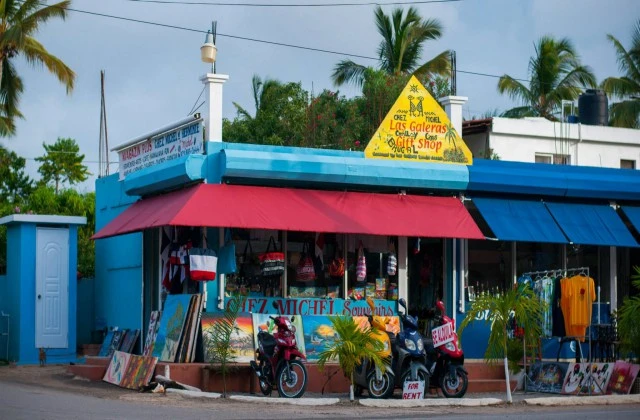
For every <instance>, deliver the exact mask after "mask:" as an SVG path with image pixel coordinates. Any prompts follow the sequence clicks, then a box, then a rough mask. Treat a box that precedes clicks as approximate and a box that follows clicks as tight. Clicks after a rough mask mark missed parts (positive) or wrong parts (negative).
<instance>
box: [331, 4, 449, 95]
mask: <svg viewBox="0 0 640 420" xmlns="http://www.w3.org/2000/svg"><path fill="white" fill-rule="evenodd" d="M375 20H376V26H377V28H378V33H379V34H380V35H381V36H382V41H380V46H379V47H378V56H379V58H380V69H381V70H383V71H384V72H386V73H387V74H395V75H397V74H414V75H415V76H416V77H418V78H419V79H425V78H428V77H430V76H432V75H436V74H439V75H443V74H446V73H447V72H448V71H449V66H450V64H449V55H450V54H451V53H450V51H448V50H447V51H443V52H442V53H440V54H438V55H437V56H435V57H434V58H433V59H431V60H429V61H427V62H426V63H422V64H421V63H420V54H421V53H422V45H423V44H424V42H425V41H429V40H435V39H438V38H440V37H441V36H442V25H441V24H440V22H439V21H438V20H437V19H427V20H423V19H422V18H421V17H420V15H419V14H418V11H417V9H416V8H414V7H410V8H409V10H408V11H407V14H406V16H404V17H403V11H402V9H401V8H396V9H394V10H393V12H392V13H391V16H388V15H385V14H384V12H383V11H382V8H381V7H380V6H378V7H377V8H376V11H375ZM366 68H367V67H365V66H363V65H361V64H356V63H354V62H353V61H351V60H342V61H340V62H339V63H338V64H337V65H336V67H335V69H334V71H333V74H332V76H331V77H332V78H333V82H334V83H335V84H336V85H337V86H340V85H342V84H344V83H353V84H355V85H357V86H362V84H363V82H364V72H365V70H366Z"/></svg>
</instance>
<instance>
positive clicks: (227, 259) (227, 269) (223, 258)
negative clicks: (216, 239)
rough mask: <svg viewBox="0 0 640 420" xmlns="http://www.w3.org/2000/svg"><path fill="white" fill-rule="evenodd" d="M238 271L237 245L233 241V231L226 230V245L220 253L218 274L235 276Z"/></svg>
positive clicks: (221, 248)
mask: <svg viewBox="0 0 640 420" xmlns="http://www.w3.org/2000/svg"><path fill="white" fill-rule="evenodd" d="M237 270H238V266H237V265H236V245H235V244H234V243H233V240H232V239H231V229H225V230H224V245H223V246H221V247H220V251H219V252H218V273H219V274H235V273H236V271H237Z"/></svg>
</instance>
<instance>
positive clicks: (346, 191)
mask: <svg viewBox="0 0 640 420" xmlns="http://www.w3.org/2000/svg"><path fill="white" fill-rule="evenodd" d="M410 84H411V83H410ZM407 88H408V89H409V88H410V86H408V87H407ZM425 92H426V91H425ZM427 95H428V94H427ZM414 97H415V95H409V94H408V93H407V92H403V94H401V97H400V98H399V101H398V102H397V103H396V105H394V108H392V110H391V111H390V113H389V115H388V117H387V118H388V119H386V120H385V121H384V122H383V124H382V125H381V127H380V129H379V132H377V133H376V134H375V135H374V138H373V139H372V141H371V143H370V144H369V147H367V150H366V151H365V153H361V152H352V151H338V150H319V149H298V148H288V147H274V146H262V145H250V144H231V143H223V142H220V141H213V140H215V139H211V138H204V140H205V141H204V142H203V136H202V135H203V133H202V132H203V131H204V130H203V121H201V120H200V119H197V118H192V119H187V120H183V121H181V122H179V123H177V124H175V125H174V126H173V127H170V128H169V129H168V130H165V131H162V132H156V133H151V134H150V135H148V136H143V137H141V138H138V139H134V140H135V141H132V142H128V143H127V144H126V145H125V146H124V147H122V148H121V149H120V154H121V174H120V175H113V176H110V177H105V178H101V179H99V180H98V181H97V188H96V191H97V192H96V196H97V197H96V200H97V206H96V209H97V215H96V220H97V221H96V226H97V229H98V232H97V233H96V235H95V238H96V239H99V240H98V241H97V243H96V253H97V261H96V271H97V279H96V296H97V299H98V301H97V302H96V313H97V314H98V316H99V317H100V322H101V323H104V324H105V325H120V326H121V327H125V328H139V329H142V330H143V331H145V330H146V323H147V322H148V318H149V314H150V313H151V311H153V310H159V309H162V302H163V299H164V296H166V295H167V294H172V293H194V292H201V293H204V294H205V295H206V311H207V312H215V311H220V310H222V309H223V308H224V306H225V304H226V302H228V300H229V297H230V296H231V295H232V294H234V293H237V292H239V293H242V294H244V295H246V296H247V299H246V301H245V307H244V308H243V309H244V310H245V311H246V312H252V313H273V312H274V309H273V307H272V303H273V302H276V304H277V305H278V307H279V308H280V310H281V311H282V312H283V313H287V314H295V315H301V316H303V317H304V316H316V315H329V314H345V315H353V316H360V315H365V314H366V313H367V311H368V310H367V307H366V303H365V302H364V298H365V297H367V296H372V297H373V298H374V299H375V301H376V312H377V313H379V314H385V315H391V314H394V313H396V312H397V303H396V301H397V299H398V298H399V297H403V298H405V299H406V300H407V302H408V303H409V308H410V312H413V313H415V314H418V315H422V314H424V311H425V310H426V309H428V308H431V307H432V306H433V304H434V301H435V300H436V299H442V300H443V301H444V302H445V306H446V308H447V311H448V312H449V313H450V314H452V315H454V316H455V317H456V319H457V321H458V323H459V322H460V321H461V320H462V319H463V318H464V316H465V310H466V308H467V307H468V305H469V304H471V303H472V302H473V299H474V296H475V295H476V294H477V293H482V292H493V291H496V290H504V289H506V288H509V287H512V286H513V284H514V283H515V282H516V281H517V279H518V277H519V276H521V275H522V274H523V273H526V272H535V271H542V270H552V269H558V270H561V269H566V268H571V267H574V266H579V267H583V266H588V267H589V268H590V275H591V277H593V278H594V279H596V280H597V282H598V286H599V290H600V300H601V302H605V301H606V302H610V303H611V304H612V306H613V307H615V299H616V298H617V297H618V294H619V292H620V290H621V289H622V288H623V287H626V286H621V284H622V283H624V284H625V285H626V284H627V282H628V279H625V280H623V279H621V277H620V275H621V274H622V273H628V268H622V267H621V266H622V265H629V264H633V256H634V255H637V254H636V251H635V248H636V247H638V243H637V241H636V237H635V236H634V235H637V226H638V225H637V224H636V225H633V222H632V220H630V219H632V217H631V216H629V215H628V214H627V213H629V214H635V213H633V212H634V211H636V210H637V207H638V206H640V174H638V173H637V172H636V171H622V170H612V169H601V168H578V167H565V166H560V167H551V168H548V166H549V167H550V166H551V165H536V164H526V163H514V162H499V161H485V160H475V161H474V160H472V158H471V156H470V154H469V153H468V149H467V148H466V146H465V145H464V143H463V142H462V140H461V139H460V138H459V137H458V136H457V134H456V133H455V131H451V132H452V133H453V134H451V135H450V137H446V136H447V133H449V131H450V130H449V128H450V127H451V124H450V123H449V122H448V119H447V117H446V115H445V114H444V112H443V111H442V110H441V109H439V107H438V108H437V109H436V108H433V107H427V106H425V110H426V111H425V112H422V111H420V112H421V114H422V115H420V114H419V113H418V111H417V110H416V108H415V107H414V106H413V105H414V104H413V103H412V102H411V100H412V98H414ZM429 99H430V98H429ZM455 99H456V98H455V97H454V98H453V99H452V100H450V101H449V102H448V103H449V106H448V108H450V109H454V110H455V109H456V107H455V106H453V105H451V104H452V103H453V104H454V105H455V104H456V102H455ZM433 102H434V103H435V101H433ZM461 103H462V102H458V103H457V105H458V109H459V108H460V105H461ZM425 105H426V102H425ZM430 106H432V105H430ZM436 106H437V105H436ZM421 109H422V103H421ZM414 113H415V117H414ZM454 113H455V111H454ZM425 114H426V115H427V116H426V117H425ZM209 118H210V119H211V117H209ZM389 118H390V119H389ZM413 118H420V119H421V120H429V121H431V124H432V126H429V125H428V124H424V123H423V124H422V125H416V124H413V123H412V122H411V120H412V119H413ZM452 120H453V121H454V124H455V123H456V118H455V117H454V118H452ZM458 122H459V121H458ZM385 124H386V126H385ZM427 126H429V127H432V128H433V130H434V131H433V133H430V132H429V130H431V128H428V127H427ZM425 127H427V128H425ZM458 131H460V130H459V129H458ZM176 133H177V134H176ZM439 136H440V137H441V138H440V137H439ZM381 139H386V140H384V141H382V140H381ZM175 144H182V145H183V147H182V150H183V152H179V153H182V154H181V155H180V156H177V157H174V158H173V159H168V158H167V156H165V159H164V161H161V160H162V159H161V160H158V161H157V162H152V160H153V159H154V158H153V157H150V156H152V154H153V152H154V150H155V147H156V146H158V147H161V149H159V150H162V151H164V152H165V153H169V151H170V150H173V149H171V147H172V146H171V145H175ZM180 149H181V148H180V147H179V148H178V150H180ZM132 150H133V151H132ZM156 155H157V153H156ZM123 158H124V160H125V162H123V161H122V160H123ZM131 162H133V163H131ZM612 202H614V203H615V204H616V205H618V207H619V208H614V207H612V206H611V204H612ZM627 210H629V211H627ZM636 223H637V222H636ZM634 226H635V227H634ZM230 245H233V247H232V248H235V252H234V256H235V263H236V267H237V269H236V271H235V272H234V273H229V274H218V275H217V276H216V278H215V280H213V281H209V282H206V283H202V282H193V281H191V280H190V279H188V278H186V277H185V274H184V271H183V270H182V269H181V268H180V267H178V266H177V265H176V263H168V261H170V260H171V255H172V252H174V251H179V250H180V249H187V248H188V247H196V248H210V249H213V250H215V251H216V252H217V255H218V258H219V261H218V264H220V265H222V264H223V261H222V255H223V248H227V247H229V246H230ZM271 250H276V251H278V252H282V253H283V254H284V269H283V272H282V273H279V274H278V275H276V276H265V275H264V273H262V272H261V271H260V264H259V255H260V254H262V253H265V252H267V251H271ZM361 256H363V257H364V260H365V261H366V266H365V269H364V273H365V274H364V275H362V273H361V271H362V270H360V267H359V265H360V264H359V262H360V257H361ZM390 256H393V257H395V258H396V259H397V266H396V267H395V269H392V268H390V266H391V267H392V266H393V264H391V265H390V264H389V258H390ZM307 260H308V264H307ZM224 263H226V262H224ZM305 265H306V266H307V269H306V271H305V270H304V269H303V268H304V267H303V266H305ZM340 266H342V268H340ZM625 270H627V271H625ZM605 311H606V312H607V313H608V311H609V309H608V308H607V309H606V310H605V309H602V312H605ZM479 321H482V320H479ZM486 328H487V327H486V326H484V324H483V323H482V322H479V323H478V325H477V328H470V329H469V330H468V332H466V333H465V337H464V341H463V348H464V349H465V352H466V353H467V357H469V358H481V357H482V355H483V354H484V349H485V347H486V335H487V333H488V331H487V329H486ZM555 348H557V341H556V345H555ZM555 348H554V346H553V343H552V341H549V344H548V349H545V351H547V352H548V353H549V354H551V353H553V352H554V351H555ZM553 356H555V353H554V354H553Z"/></svg>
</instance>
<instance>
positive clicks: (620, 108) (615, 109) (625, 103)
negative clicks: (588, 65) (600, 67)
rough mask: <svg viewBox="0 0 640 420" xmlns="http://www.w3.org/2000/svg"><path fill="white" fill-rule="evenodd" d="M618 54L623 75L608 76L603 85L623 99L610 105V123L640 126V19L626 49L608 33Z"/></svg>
mask: <svg viewBox="0 0 640 420" xmlns="http://www.w3.org/2000/svg"><path fill="white" fill-rule="evenodd" d="M607 38H608V39H609V41H611V43H612V44H613V47H614V48H615V50H616V55H617V56H618V67H619V69H620V72H621V73H623V76H622V77H608V78H606V79H605V80H603V81H602V84H601V87H602V88H603V89H604V90H605V92H607V93H608V94H609V95H611V96H613V97H618V98H620V99H622V101H621V102H617V103H615V104H612V105H611V107H610V116H609V120H610V121H609V123H610V124H611V125H613V126H614V127H627V128H640V19H638V21H637V22H636V26H635V28H634V31H633V35H632V38H631V47H630V48H629V49H628V50H626V49H625V48H624V47H623V46H622V43H621V42H620V41H618V40H617V39H616V38H615V37H614V36H613V35H607Z"/></svg>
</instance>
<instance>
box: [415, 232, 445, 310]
mask: <svg viewBox="0 0 640 420" xmlns="http://www.w3.org/2000/svg"><path fill="white" fill-rule="evenodd" d="M408 241H409V243H408V260H409V265H408V270H407V277H408V278H407V283H408V288H409V290H408V294H407V296H408V302H407V303H408V305H409V313H410V314H412V315H417V316H418V317H419V318H420V319H425V314H426V311H427V310H428V309H430V308H433V307H434V306H435V303H436V301H437V300H442V299H443V293H444V239H440V238H408Z"/></svg>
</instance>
